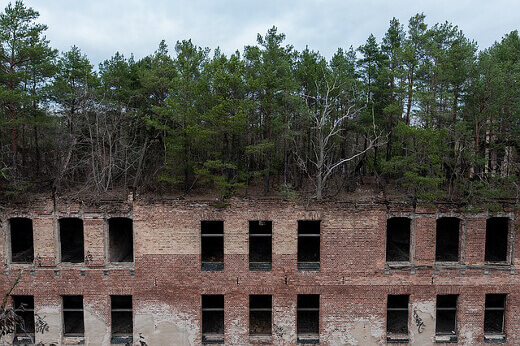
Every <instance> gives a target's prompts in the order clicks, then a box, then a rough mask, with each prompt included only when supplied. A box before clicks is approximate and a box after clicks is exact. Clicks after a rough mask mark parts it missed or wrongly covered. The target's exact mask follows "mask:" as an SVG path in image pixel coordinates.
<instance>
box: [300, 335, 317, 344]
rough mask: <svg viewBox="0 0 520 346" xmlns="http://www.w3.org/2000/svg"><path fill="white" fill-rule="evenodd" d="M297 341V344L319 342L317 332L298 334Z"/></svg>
mask: <svg viewBox="0 0 520 346" xmlns="http://www.w3.org/2000/svg"><path fill="white" fill-rule="evenodd" d="M297 342H298V343H299V344H319V343H320V336H319V334H315V333H308V334H298V336H297Z"/></svg>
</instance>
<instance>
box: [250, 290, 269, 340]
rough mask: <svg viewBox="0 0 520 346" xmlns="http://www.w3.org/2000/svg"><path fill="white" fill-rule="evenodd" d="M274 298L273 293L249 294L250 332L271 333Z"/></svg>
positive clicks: (252, 333) (257, 333) (253, 333)
mask: <svg viewBox="0 0 520 346" xmlns="http://www.w3.org/2000/svg"><path fill="white" fill-rule="evenodd" d="M272 310H273V299H272V296H271V295H267V294H254V295H250V296H249V334H250V335H271V333H272Z"/></svg>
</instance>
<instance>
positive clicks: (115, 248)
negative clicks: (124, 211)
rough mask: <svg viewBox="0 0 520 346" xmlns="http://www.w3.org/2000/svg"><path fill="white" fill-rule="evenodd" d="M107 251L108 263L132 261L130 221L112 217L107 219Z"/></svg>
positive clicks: (132, 248)
mask: <svg viewBox="0 0 520 346" xmlns="http://www.w3.org/2000/svg"><path fill="white" fill-rule="evenodd" d="M108 239H109V244H108V251H109V258H110V262H133V261H134V231H133V227H132V219H129V218H126V217H113V218H110V219H108Z"/></svg>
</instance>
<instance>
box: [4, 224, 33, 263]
mask: <svg viewBox="0 0 520 346" xmlns="http://www.w3.org/2000/svg"><path fill="white" fill-rule="evenodd" d="M9 226H10V229H11V262H13V263H32V262H33V261H34V243H33V224H32V220H31V219H27V218H23V217H17V218H12V219H10V220H9Z"/></svg>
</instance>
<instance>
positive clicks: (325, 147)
mask: <svg viewBox="0 0 520 346" xmlns="http://www.w3.org/2000/svg"><path fill="white" fill-rule="evenodd" d="M37 18H38V13H37V12H36V11H34V10H33V9H31V8H27V7H26V6H25V5H24V4H23V3H22V2H21V1H16V2H15V3H10V4H8V5H7V7H6V8H5V10H4V11H3V12H2V13H1V15H0V65H1V67H2V68H1V69H0V145H1V150H0V160H1V166H0V187H1V191H2V193H3V195H4V196H7V195H11V194H19V193H20V192H23V191H35V190H53V191H54V192H57V193H61V192H64V191H68V190H75V191H78V192H81V191H90V192H92V191H93V192H95V193H102V192H106V191H110V190H113V189H116V188H125V189H126V188H127V187H131V188H133V189H134V190H139V191H153V190H155V189H158V188H165V187H166V186H170V188H174V189H177V190H179V191H183V193H188V192H189V191H191V190H192V189H193V188H196V187H203V188H216V189H217V190H218V191H219V193H220V196H221V198H222V199H223V200H224V199H226V198H227V197H229V196H231V195H233V194H234V193H236V191H237V190H239V189H244V188H246V189H247V188H249V187H250V186H252V185H254V186H262V187H263V193H264V194H266V195H267V194H272V193H278V191H283V194H284V195H291V196H292V195H305V194H307V191H304V188H305V187H307V186H313V189H312V195H314V196H315V197H317V198H318V199H321V198H324V197H327V196H331V195H334V194H336V193H337V192H338V191H339V190H342V189H343V190H347V189H348V190H352V189H353V188H354V187H355V185H356V184H357V183H358V182H359V181H362V179H363V178H364V177H371V176H375V177H376V178H377V180H378V182H379V183H380V186H381V187H383V188H386V189H393V190H394V191H397V192H398V193H400V194H404V195H407V196H411V197H413V198H415V199H419V200H426V201H434V200H439V199H448V200H460V199H464V200H467V201H469V202H470V203H471V202H472V201H478V202H482V201H484V200H496V199H504V198H516V199H518V195H519V186H518V176H519V160H518V154H519V138H520V126H519V125H520V87H519V84H518V81H519V80H520V59H519V57H520V38H519V36H518V32H517V31H513V32H511V33H509V34H507V35H505V36H504V37H503V38H502V40H501V41H500V42H497V43H495V44H494V45H493V46H492V47H490V48H488V49H486V50H483V51H480V52H478V51H477V45H476V43H475V42H473V41H471V40H470V39H468V38H466V37H465V35H464V34H463V32H462V31H461V30H460V29H459V28H458V27H456V26H454V25H452V24H451V23H447V22H446V23H442V24H435V25H433V26H431V27H428V26H427V24H426V22H425V16H424V15H423V14H417V15H415V16H414V17H412V18H411V19H410V21H409V23H408V28H407V29H405V28H404V26H403V25H402V24H401V23H399V21H398V20H396V19H392V20H391V21H390V25H389V28H388V31H387V32H386V34H385V36H384V37H383V38H382V40H381V42H378V41H377V40H376V38H375V37H374V36H373V35H370V37H368V39H367V41H366V43H365V44H364V45H362V46H361V47H359V48H357V49H354V48H352V47H351V48H349V49H346V50H344V49H341V48H340V49H338V50H337V52H336V53H335V54H334V56H333V57H332V58H331V59H330V60H327V59H325V58H324V57H322V56H321V55H320V54H319V53H318V52H315V51H312V50H310V49H305V50H304V51H301V52H298V51H296V50H295V49H294V48H293V47H292V46H291V45H285V43H284V41H285V35H283V34H281V33H278V31H277V29H276V28H274V27H273V28H272V29H269V30H268V32H267V33H266V34H265V35H264V36H262V35H260V34H259V35H258V38H257V42H258V43H257V45H255V46H247V47H245V48H244V50H243V52H241V53H240V52H238V51H237V52H236V53H234V54H232V55H231V56H226V55H224V54H222V53H221V52H220V51H219V50H218V49H216V50H214V51H213V53H211V52H210V50H209V49H208V48H201V47H198V46H196V45H195V44H194V43H192V42H191V40H183V41H178V42H177V43H176V44H175V46H174V49H173V54H170V53H169V51H168V47H167V45H166V43H165V42H161V43H160V44H159V47H158V49H157V51H156V52H154V53H153V54H150V55H149V56H147V57H145V58H143V59H141V60H139V61H135V60H134V59H133V58H126V57H124V56H123V55H121V54H119V53H116V54H115V55H114V56H112V57H111V58H109V59H107V60H106V61H104V62H103V63H101V64H100V65H99V68H98V69H97V70H96V69H94V67H93V66H92V64H91V63H90V62H89V60H88V57H87V56H85V55H84V54H83V53H82V52H81V50H80V49H79V48H78V47H75V46H74V47H72V48H71V49H70V50H69V51H68V52H61V53H59V52H57V51H56V50H54V49H52V48H51V45H50V42H49V41H48V40H46V39H45V36H44V34H45V30H46V26H45V25H42V24H37V21H36V20H37ZM333 182H334V184H333ZM275 183H276V184H275ZM275 185H276V186H275Z"/></svg>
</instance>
